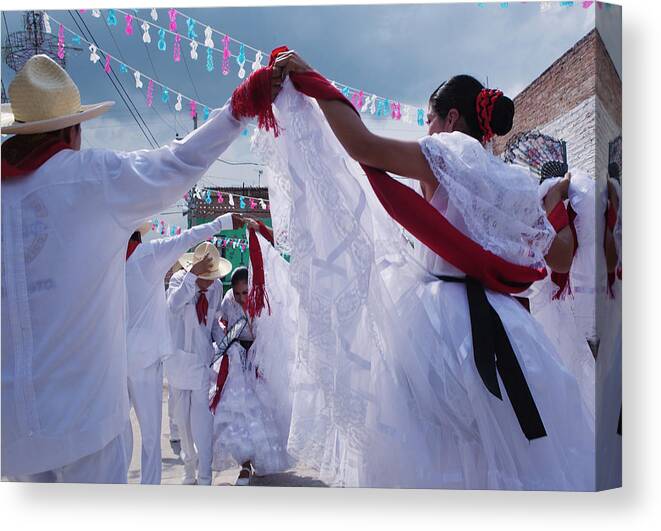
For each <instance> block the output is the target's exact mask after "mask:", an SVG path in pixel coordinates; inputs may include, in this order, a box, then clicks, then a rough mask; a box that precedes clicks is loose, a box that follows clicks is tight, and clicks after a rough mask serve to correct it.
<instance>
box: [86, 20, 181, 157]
mask: <svg viewBox="0 0 661 531" xmlns="http://www.w3.org/2000/svg"><path fill="white" fill-rule="evenodd" d="M78 16H79V17H81V18H82V16H81V15H80V13H78ZM103 23H104V24H105V26H106V29H107V30H108V34H109V35H110V38H111V39H112V42H114V43H115V48H116V49H117V52H118V53H119V56H120V57H121V59H122V62H123V63H126V59H125V58H124V54H123V53H122V48H121V46H120V45H119V43H118V42H117V39H115V35H114V34H113V32H112V30H111V29H110V26H109V25H108V20H107V19H105V18H104V19H103ZM143 44H145V48H147V44H146V43H143ZM147 56H148V57H149V62H150V63H151V66H152V68H153V69H154V77H155V78H156V81H159V82H160V80H159V79H158V74H157V72H156V68H154V63H153V62H152V60H151V56H150V55H149V48H147ZM113 74H114V75H115V77H116V78H117V79H118V80H119V82H120V83H121V84H122V86H123V83H122V81H121V80H120V79H119V78H118V77H117V74H115V73H114V72H113ZM169 106H170V104H169V103H168V107H169ZM151 109H152V111H154V112H155V113H156V115H157V116H158V118H160V120H161V121H162V122H163V123H164V124H165V126H166V127H168V128H170V129H172V130H174V132H175V133H176V132H177V131H176V129H175V128H173V127H172V126H171V125H170V124H169V123H167V122H166V121H165V119H164V118H163V116H162V115H161V113H160V112H158V109H156V107H155V106H152V107H151ZM138 112H139V111H138ZM145 127H147V130H148V131H149V134H150V135H151V136H152V137H154V135H153V133H152V132H151V128H150V127H149V125H148V124H147V123H146V122H145ZM156 144H157V145H160V142H158V141H157V142H156Z"/></svg>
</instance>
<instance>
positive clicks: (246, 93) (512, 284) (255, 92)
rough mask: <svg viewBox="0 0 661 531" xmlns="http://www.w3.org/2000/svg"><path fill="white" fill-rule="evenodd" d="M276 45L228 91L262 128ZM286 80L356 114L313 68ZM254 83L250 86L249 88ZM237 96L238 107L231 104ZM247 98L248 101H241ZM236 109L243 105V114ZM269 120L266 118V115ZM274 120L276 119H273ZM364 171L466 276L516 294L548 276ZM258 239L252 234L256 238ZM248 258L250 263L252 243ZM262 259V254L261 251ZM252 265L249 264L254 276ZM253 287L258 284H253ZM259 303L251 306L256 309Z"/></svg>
mask: <svg viewBox="0 0 661 531" xmlns="http://www.w3.org/2000/svg"><path fill="white" fill-rule="evenodd" d="M286 50H287V48H286V47H284V46H283V47H280V48H277V49H276V50H274V51H273V52H272V53H271V61H270V63H269V66H268V67H266V68H264V69H260V70H258V71H257V72H254V73H253V74H252V75H251V77H250V78H249V79H248V80H246V82H244V83H243V84H242V85H241V86H240V87H239V88H238V89H237V90H236V91H235V95H236V98H235V95H233V96H232V107H233V112H235V116H236V117H243V116H258V117H259V122H260V127H262V126H261V123H262V121H265V122H266V125H265V126H264V128H267V127H271V126H272V125H271V124H270V123H269V120H266V119H265V120H263V119H262V117H269V116H270V115H269V114H268V113H269V112H270V113H272V110H271V95H270V91H269V92H268V94H267V91H266V89H265V88H264V86H265V84H266V80H267V79H268V80H269V81H270V78H271V71H272V67H271V65H272V64H273V61H274V59H275V57H276V56H277V54H278V53H280V52H282V51H286ZM290 79H291V80H292V83H293V84H294V86H295V87H296V89H297V90H298V91H300V92H302V93H303V94H305V95H306V96H310V97H312V98H316V99H323V100H336V101H340V102H342V103H344V104H345V105H347V106H349V108H351V109H353V110H354V112H356V114H358V115H360V113H359V112H358V111H357V110H356V108H355V107H354V106H353V105H352V104H351V102H350V101H349V100H347V99H346V98H345V97H344V96H343V95H342V93H341V92H340V91H339V90H337V89H336V88H335V87H334V86H333V85H331V83H330V82H329V81H328V80H327V79H326V78H325V77H323V76H322V75H320V74H319V73H317V72H313V71H309V72H292V73H290ZM253 86H254V89H253ZM235 99H236V108H235ZM247 101H249V102H250V103H249V104H248V103H245V102H247ZM237 109H241V113H239V112H238V110H237ZM269 119H270V118H269ZM273 120H274V122H275V118H274V119H273ZM275 127H277V124H276V125H275V126H274V129H275ZM361 167H362V168H363V171H365V174H366V175H367V178H368V180H369V182H370V185H371V186H372V189H373V190H374V193H375V194H376V196H377V198H378V199H379V201H380V202H381V204H382V205H383V207H384V208H385V209H386V211H387V212H388V214H389V215H390V216H391V217H392V218H393V219H394V220H395V221H397V222H398V223H399V224H400V225H402V226H403V227H404V228H405V229H406V230H408V231H409V232H410V233H411V234H413V235H414V236H415V237H416V238H417V239H418V240H420V241H421V242H422V243H424V244H425V245H426V246H427V247H429V248H430V249H431V250H432V251H434V252H435V253H436V254H438V255H439V256H440V257H441V258H443V259H444V260H446V261H447V262H449V263H451V264H452V265H453V266H455V267H456V268H458V269H460V270H461V271H463V272H464V273H465V274H466V275H467V276H468V277H471V278H474V279H476V280H478V281H480V282H481V283H482V284H483V285H484V286H486V287H487V288H489V289H492V290H494V291H498V292H501V293H519V292H521V291H524V290H525V289H527V288H528V287H529V286H530V284H532V283H533V282H535V281H537V280H541V279H542V278H544V277H545V276H546V269H545V268H533V267H527V266H523V265H518V264H513V263H511V262H508V261H507V260H504V259H503V258H501V257H499V256H497V255H495V254H494V253H492V252H490V251H487V250H486V249H484V248H483V247H482V246H481V245H479V244H478V243H476V242H474V241H473V240H471V239H470V238H469V237H467V236H466V235H464V234H463V233H462V232H461V231H459V230H458V229H457V228H456V227H454V225H452V224H451V223H450V222H449V221H448V220H447V219H446V218H445V217H444V216H443V215H442V214H441V213H440V212H439V211H438V210H436V209H435V208H434V207H433V206H432V205H430V204H429V203H428V202H427V201H426V200H425V199H424V198H423V197H422V196H420V195H418V194H417V193H416V192H415V191H414V190H412V189H411V188H409V187H408V186H406V185H404V184H402V183H400V182H399V181H397V180H396V179H393V178H392V177H390V176H389V175H388V174H387V173H386V172H385V171H383V170H380V169H377V168H371V167H369V166H366V165H363V164H361ZM255 239H256V238H255ZM250 246H251V253H250V256H251V262H252V256H253V252H252V242H251V243H250ZM260 258H261V254H260ZM254 275H255V269H254V268H253V276H254ZM255 287H256V286H255ZM256 309H257V307H255V308H253V311H255V310H256Z"/></svg>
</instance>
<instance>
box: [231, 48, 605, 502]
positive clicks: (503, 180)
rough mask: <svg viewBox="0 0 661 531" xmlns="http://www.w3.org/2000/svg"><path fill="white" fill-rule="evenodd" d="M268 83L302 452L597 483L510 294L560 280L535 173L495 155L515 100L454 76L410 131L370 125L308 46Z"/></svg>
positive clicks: (445, 477) (447, 472)
mask: <svg viewBox="0 0 661 531" xmlns="http://www.w3.org/2000/svg"><path fill="white" fill-rule="evenodd" d="M268 75H270V76H272V77H271V78H272V84H273V86H275V87H276V88H279V87H280V85H281V84H283V83H284V85H283V89H282V92H280V95H279V96H278V98H277V99H276V101H275V107H276V112H275V113H274V114H273V116H274V117H277V123H276V122H275V120H271V121H270V122H269V120H264V119H262V118H263V116H266V114H267V113H268V109H266V107H267V105H264V107H265V109H255V108H254V105H253V109H252V114H257V115H258V116H259V117H260V123H264V124H268V125H269V127H271V126H273V125H274V124H275V125H276V127H275V128H274V129H275V131H276V132H277V133H278V136H277V138H275V139H271V138H270V137H267V136H266V135H263V136H262V138H261V139H258V143H257V146H258V147H261V148H262V149H263V151H264V153H265V155H266V158H267V162H268V165H269V172H268V175H267V177H268V179H269V193H270V198H271V208H272V211H273V218H274V228H275V233H276V244H278V243H279V242H278V235H284V236H285V237H287V239H288V236H289V235H291V240H289V241H287V242H286V243H287V244H288V246H289V247H290V248H291V256H292V261H291V268H290V271H291V279H292V280H291V282H292V286H293V288H294V289H295V290H296V291H297V292H298V295H299V300H300V305H299V309H298V311H299V314H298V316H297V319H296V322H297V323H298V334H297V335H296V337H295V338H294V339H292V349H291V350H292V351H293V352H295V353H296V359H295V361H294V362H293V366H294V370H293V373H292V377H291V382H290V384H289V385H288V386H287V389H286V392H291V393H292V394H293V410H292V420H291V430H290V434H289V441H288V450H289V451H290V452H291V454H292V455H293V456H294V457H295V458H297V459H299V460H301V461H303V462H304V463H305V464H307V465H309V466H312V467H314V468H316V469H317V470H318V471H319V475H320V478H321V479H322V480H324V481H326V482H328V483H331V484H334V485H346V486H371V487H418V488H419V487H446V488H493V489H560V490H563V489H577V490H589V489H591V488H593V485H594V475H593V461H594V451H593V448H592V446H593V436H592V434H591V433H590V430H589V423H588V421H587V419H586V418H585V417H584V415H583V414H582V412H581V408H580V407H576V406H575V404H578V403H580V395H579V391H578V386H577V384H576V381H575V380H574V379H573V378H572V377H571V376H570V375H569V374H568V373H567V372H565V371H564V370H563V369H562V367H561V366H560V365H559V364H558V363H557V362H556V361H555V357H554V356H553V355H552V348H553V347H552V346H551V344H550V342H549V341H548V339H547V338H546V337H545V336H544V334H543V333H542V331H541V330H540V328H539V327H538V325H537V324H536V323H535V322H534V320H533V319H532V317H531V316H530V315H529V314H528V313H527V312H526V311H525V310H524V308H523V307H522V306H521V305H520V304H519V303H518V302H517V301H516V300H514V298H513V297H512V296H511V294H513V293H517V292H520V291H523V290H524V289H525V288H526V287H528V286H529V285H530V284H531V283H532V282H533V281H535V280H538V279H540V278H543V276H544V272H543V267H544V265H545V261H544V257H545V256H546V255H547V253H548V252H549V248H550V246H551V244H552V241H553V236H554V231H553V229H552V227H551V226H550V225H549V223H548V221H547V219H546V216H545V213H544V211H543V210H542V208H541V205H540V203H539V201H538V197H537V187H536V186H535V185H534V183H532V182H531V180H530V178H529V176H528V175H527V172H526V171H525V170H523V169H520V168H513V167H511V166H509V165H506V164H505V163H503V162H502V161H501V160H500V159H498V158H496V157H494V156H493V155H492V154H491V153H490V152H489V150H488V149H485V148H486V147H488V144H489V141H490V140H491V139H492V138H493V136H494V135H502V134H505V133H507V132H508V131H509V130H510V128H511V126H512V120H513V116H514V106H513V103H512V101H511V100H510V99H509V98H507V97H506V96H504V95H503V94H502V92H500V91H498V90H493V89H488V88H485V87H483V86H482V84H481V83H479V82H478V81H477V80H476V79H474V78H472V77H470V76H467V75H461V76H455V77H453V78H451V79H450V80H448V81H447V82H445V83H443V84H442V85H441V86H439V87H438V89H436V90H435V91H434V92H433V93H432V95H431V97H430V99H429V108H428V115H427V122H428V126H429V136H426V137H424V138H422V139H421V140H420V141H418V142H409V141H402V140H395V139H392V138H385V137H381V136H379V135H376V134H374V133H372V132H371V131H370V130H369V129H368V128H367V127H366V126H365V125H364V124H363V122H362V121H361V119H360V117H359V115H358V113H357V112H356V110H355V109H354V107H353V106H352V105H351V104H350V103H349V102H348V100H346V98H344V97H343V96H342V94H340V93H339V91H337V89H335V87H333V86H332V85H331V84H330V83H329V82H328V81H327V80H325V79H324V78H323V77H322V76H321V75H319V74H318V73H317V72H313V71H312V70H311V68H310V67H309V66H308V65H307V64H305V62H304V61H303V60H302V59H301V58H300V57H299V56H298V55H296V54H295V53H294V52H285V53H283V54H280V55H279V56H278V57H277V59H276V60H275V61H274V62H273V63H272V65H271V67H270V71H269V73H268ZM287 75H289V78H290V80H291V84H290V83H289V82H288V81H286V82H285V79H286V77H287ZM251 83H255V82H254V81H251V80H248V82H247V83H246V85H245V86H244V87H243V88H242V87H240V88H239V89H238V90H237V92H235V97H234V98H233V102H234V101H235V99H238V100H241V99H246V101H248V98H246V97H245V96H244V95H243V92H244V91H245V92H247V93H249V94H250V93H251ZM294 89H297V90H298V91H297V90H294ZM259 90H262V91H263V92H264V94H265V96H264V100H266V96H268V92H267V91H266V90H265V89H259ZM252 94H253V95H256V94H257V93H256V92H253V93H252ZM304 95H305V96H310V97H312V98H314V99H316V103H315V102H314V101H313V100H311V99H310V98H306V97H305V96H304ZM250 101H252V102H254V99H252V100H250ZM267 104H268V108H269V109H270V102H267ZM233 108H234V109H235V110H237V109H246V113H248V114H250V113H249V109H248V106H247V105H246V106H242V105H240V104H238V105H234V103H233ZM320 111H321V112H320ZM322 113H323V114H322ZM352 159H353V160H352ZM377 168H378V169H377ZM386 171H388V172H391V173H394V174H397V175H400V176H403V177H407V178H410V179H413V180H415V181H416V182H417V185H418V190H419V193H416V192H415V191H413V190H411V189H410V188H408V187H407V186H406V185H404V184H402V183H400V182H398V181H397V180H395V179H393V178H392V177H390V176H389V175H388V174H387V173H385V172H386ZM271 192H272V193H271ZM402 227H403V228H404V229H406V230H407V232H408V233H409V234H411V235H412V236H413V237H414V238H416V239H417V240H418V241H416V243H415V250H414V251H413V252H412V251H410V249H409V247H408V245H407V244H406V243H405V242H404V241H403V240H402V238H401V228H402ZM568 412H570V414H569V415H568Z"/></svg>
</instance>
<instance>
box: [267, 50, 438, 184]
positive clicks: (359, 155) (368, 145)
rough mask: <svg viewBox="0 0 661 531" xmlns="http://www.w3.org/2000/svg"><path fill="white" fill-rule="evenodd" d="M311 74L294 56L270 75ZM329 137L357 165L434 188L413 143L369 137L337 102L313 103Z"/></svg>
mask: <svg viewBox="0 0 661 531" xmlns="http://www.w3.org/2000/svg"><path fill="white" fill-rule="evenodd" d="M309 70H312V68H311V67H310V66H309V65H307V64H306V63H305V62H304V61H303V60H302V59H301V58H300V57H299V56H298V55H297V54H296V53H295V52H287V53H284V54H282V55H280V56H278V59H277V60H276V61H275V64H274V73H278V75H282V76H283V78H284V77H285V76H286V75H288V74H289V72H305V71H309ZM317 102H318V103H319V107H320V108H321V110H322V112H323V113H324V116H325V117H326V120H327V121H328V124H329V125H330V127H331V129H332V130H333V133H334V134H335V136H336V137H337V139H338V140H339V141H340V143H341V144H342V146H343V147H344V149H345V150H346V151H347V153H348V154H349V156H350V157H351V158H353V159H355V160H356V161H358V162H360V163H361V164H365V165H367V166H371V167H373V168H379V169H382V170H385V171H388V172H391V173H394V174H397V175H401V176H403V177H409V178H411V179H415V180H418V181H421V182H422V183H423V184H425V185H427V186H431V187H433V188H436V185H437V180H436V178H435V177H434V174H433V173H432V171H431V168H430V167H429V164H428V163H427V160H426V159H425V156H424V155H423V153H422V150H421V149H420V146H419V144H418V143H417V142H411V141H404V140H395V139H392V138H386V137H382V136H379V135H375V134H374V133H372V132H371V131H370V130H369V129H368V128H367V127H366V126H365V124H364V123H363V121H362V120H361V119H360V116H358V115H357V114H356V113H355V112H354V111H353V109H351V108H350V107H349V106H347V105H345V104H343V103H342V102H339V101H327V100H321V99H319V100H317Z"/></svg>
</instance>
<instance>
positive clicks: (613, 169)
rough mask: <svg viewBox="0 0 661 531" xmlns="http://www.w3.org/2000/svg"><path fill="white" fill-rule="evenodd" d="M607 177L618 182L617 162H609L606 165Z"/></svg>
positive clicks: (618, 167) (618, 168) (618, 166)
mask: <svg viewBox="0 0 661 531" xmlns="http://www.w3.org/2000/svg"><path fill="white" fill-rule="evenodd" d="M608 176H609V177H610V178H611V179H615V180H616V181H617V182H620V165H619V164H618V163H617V162H611V163H610V164H609V165H608Z"/></svg>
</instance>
